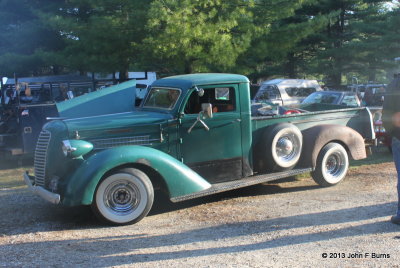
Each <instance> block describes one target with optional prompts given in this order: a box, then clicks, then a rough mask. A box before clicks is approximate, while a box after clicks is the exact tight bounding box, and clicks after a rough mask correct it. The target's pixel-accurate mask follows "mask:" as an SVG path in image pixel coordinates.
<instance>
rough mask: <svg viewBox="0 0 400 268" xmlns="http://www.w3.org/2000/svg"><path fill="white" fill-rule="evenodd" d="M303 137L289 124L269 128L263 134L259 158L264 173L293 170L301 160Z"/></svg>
mask: <svg viewBox="0 0 400 268" xmlns="http://www.w3.org/2000/svg"><path fill="white" fill-rule="evenodd" d="M302 145H303V135H302V134H301V131H300V130H299V129H298V128H297V127H296V126H294V125H292V124H289V123H282V124H277V125H274V126H271V127H269V128H268V129H266V131H265V132H264V134H263V137H262V142H261V146H259V148H258V150H259V154H258V157H261V158H262V159H260V160H261V162H262V164H261V166H262V169H263V171H283V170H288V169H292V168H293V167H294V166H296V164H297V162H298V161H299V159H300V155H301V149H302Z"/></svg>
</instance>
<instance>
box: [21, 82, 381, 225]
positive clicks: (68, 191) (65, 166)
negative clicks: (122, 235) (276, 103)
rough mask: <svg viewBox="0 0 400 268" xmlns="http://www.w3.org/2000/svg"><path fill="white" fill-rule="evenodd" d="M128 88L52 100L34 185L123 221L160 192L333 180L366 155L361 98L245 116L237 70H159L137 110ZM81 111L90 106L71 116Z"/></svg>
mask: <svg viewBox="0 0 400 268" xmlns="http://www.w3.org/2000/svg"><path fill="white" fill-rule="evenodd" d="M126 88H127V86H125V85H124V83H122V84H120V85H118V86H114V87H112V88H111V90H112V91H114V92H115V94H114V95H113V97H116V98H117V99H116V100H110V98H104V96H102V95H99V96H94V95H90V94H88V95H86V96H85V97H84V98H82V97H81V98H80V99H79V98H76V99H72V100H69V101H65V102H62V103H59V104H57V106H59V107H58V111H59V113H60V116H61V118H59V119H58V120H53V121H51V122H49V123H47V124H46V125H44V127H43V130H42V131H41V133H40V136H39V139H38V143H37V146H36V151H35V163H34V172H35V174H34V175H29V174H28V173H25V174H24V180H25V182H26V184H27V185H28V186H29V188H30V189H31V190H32V191H33V192H34V193H36V194H38V195H40V196H41V197H43V198H44V199H46V200H47V201H49V202H51V203H53V204H62V205H65V206H79V205H90V206H91V207H92V209H93V211H94V213H95V214H96V216H98V217H99V219H101V220H103V221H105V222H107V223H110V224H115V225H122V224H130V223H135V222H137V221H139V220H141V219H142V218H143V217H145V216H146V215H147V214H148V212H149V211H150V209H151V207H152V205H153V200H154V195H155V194H160V193H161V192H164V193H165V194H166V195H167V196H168V197H169V199H170V200H171V201H172V202H180V201H184V200H189V199H193V198H198V197H202V196H207V195H211V194H215V193H219V192H224V191H228V190H232V189H237V188H241V187H246V186H250V185H256V184H260V183H263V182H267V181H272V180H277V179H280V178H284V177H290V176H294V175H297V174H302V173H305V172H311V175H312V178H313V179H314V180H315V181H316V182H317V183H318V184H320V185H322V186H331V185H335V184H337V183H339V182H340V181H342V180H343V179H344V178H345V176H346V173H347V170H348V167H349V158H353V159H355V160H357V159H362V158H365V157H366V150H365V146H366V143H365V142H366V141H370V140H372V139H374V138H375V135H374V130H373V125H372V119H371V114H370V112H369V110H368V108H364V107H354V108H343V106H340V105H326V104H319V103H313V104H307V105H304V106H303V107H302V109H299V110H297V113H285V112H284V111H277V112H276V111H273V112H271V113H270V114H269V113H267V112H266V111H265V113H264V115H262V116H260V115H258V116H252V114H251V110H252V109H251V101H250V83H249V80H248V79H247V78H246V77H245V76H242V75H235V74H190V75H179V76H172V77H167V78H163V79H160V80H157V81H155V82H154V83H153V84H152V85H151V87H150V88H149V90H148V92H147V95H146V97H145V99H144V101H143V102H142V104H141V106H140V107H139V108H138V109H135V107H134V102H135V99H134V96H133V95H129V94H126V93H125V92H124V91H126ZM120 91H121V93H119V92H120ZM111 103H116V104H115V105H111V106H110V107H108V105H109V104H111ZM262 109H264V110H265V109H266V107H262ZM79 110H88V111H90V114H88V115H87V116H85V117H76V116H75V115H76V113H77V112H76V111H78V114H79ZM157 190H158V191H157Z"/></svg>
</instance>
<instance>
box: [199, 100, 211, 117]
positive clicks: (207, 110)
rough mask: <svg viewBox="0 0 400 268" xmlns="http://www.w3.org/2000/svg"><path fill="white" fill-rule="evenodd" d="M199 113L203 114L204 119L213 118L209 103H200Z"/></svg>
mask: <svg viewBox="0 0 400 268" xmlns="http://www.w3.org/2000/svg"><path fill="white" fill-rule="evenodd" d="M201 111H202V112H203V115H204V117H206V118H212V117H213V111H212V105H211V103H202V104H201Z"/></svg>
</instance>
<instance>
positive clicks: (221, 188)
mask: <svg viewBox="0 0 400 268" xmlns="http://www.w3.org/2000/svg"><path fill="white" fill-rule="evenodd" d="M310 171H312V168H303V169H293V170H289V171H283V172H276V173H270V174H262V175H256V176H251V177H247V178H244V179H240V180H235V181H228V182H221V183H216V184H213V185H212V186H211V187H210V188H208V189H206V190H203V191H200V192H196V193H192V194H187V195H182V196H178V197H173V198H171V201H172V202H174V203H176V202H181V201H185V200H190V199H194V198H198V197H203V196H207V195H212V194H217V193H222V192H226V191H230V190H234V189H239V188H243V187H247V186H251V185H256V184H260V183H264V182H268V181H274V180H279V179H283V178H287V177H291V176H295V175H299V174H303V173H306V172H310Z"/></svg>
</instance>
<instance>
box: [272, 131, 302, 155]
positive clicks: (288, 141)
mask: <svg viewBox="0 0 400 268" xmlns="http://www.w3.org/2000/svg"><path fill="white" fill-rule="evenodd" d="M299 146H300V144H299V142H298V140H297V139H296V137H295V136H294V135H293V134H288V135H285V136H282V137H281V138H279V140H278V142H277V144H276V154H277V156H278V157H279V158H281V159H282V160H284V161H290V160H292V159H293V158H294V157H296V155H297V150H298V148H299Z"/></svg>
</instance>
